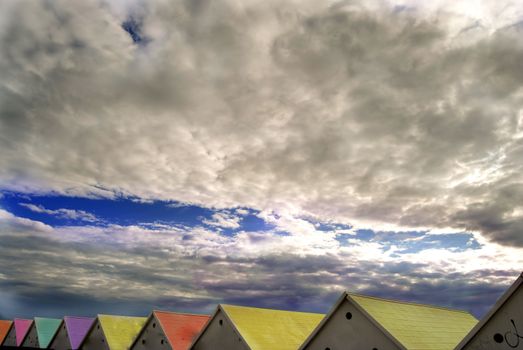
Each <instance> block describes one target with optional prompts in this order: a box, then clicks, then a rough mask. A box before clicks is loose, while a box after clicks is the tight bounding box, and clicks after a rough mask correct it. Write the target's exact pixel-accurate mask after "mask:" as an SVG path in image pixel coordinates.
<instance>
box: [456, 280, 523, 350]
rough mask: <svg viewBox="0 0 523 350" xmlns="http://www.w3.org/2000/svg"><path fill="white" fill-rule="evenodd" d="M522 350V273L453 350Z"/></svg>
mask: <svg viewBox="0 0 523 350" xmlns="http://www.w3.org/2000/svg"><path fill="white" fill-rule="evenodd" d="M498 349H499V350H505V349H506V350H509V349H523V273H521V275H520V276H519V278H518V279H517V280H516V281H515V282H514V283H513V284H512V286H510V288H509V289H508V290H507V291H506V292H505V293H504V294H503V295H502V296H501V298H499V299H498V301H497V302H496V304H494V306H493V307H492V309H490V311H489V312H488V313H487V314H486V315H485V317H483V318H482V319H481V321H480V322H479V323H478V324H477V325H476V326H475V327H474V329H472V330H471V331H470V333H469V334H468V335H467V336H466V337H465V338H464V339H463V340H462V341H461V342H460V343H459V345H458V346H457V347H456V350H498Z"/></svg>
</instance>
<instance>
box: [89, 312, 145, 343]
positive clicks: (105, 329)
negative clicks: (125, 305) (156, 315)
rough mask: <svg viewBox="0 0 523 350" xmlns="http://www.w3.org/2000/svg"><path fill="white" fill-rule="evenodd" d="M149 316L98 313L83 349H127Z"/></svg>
mask: <svg viewBox="0 0 523 350" xmlns="http://www.w3.org/2000/svg"><path fill="white" fill-rule="evenodd" d="M146 320H147V318H145V317H126V316H111V315H98V317H97V318H96V320H95V321H94V323H93V325H92V326H91V328H90V329H89V331H88V332H87V336H86V337H85V338H84V340H83V341H82V343H81V345H80V349H82V350H102V349H104V350H127V349H129V347H130V346H131V344H132V343H133V340H134V338H135V337H136V335H137V334H138V332H140V330H141V329H142V327H143V325H144V324H145V321H146Z"/></svg>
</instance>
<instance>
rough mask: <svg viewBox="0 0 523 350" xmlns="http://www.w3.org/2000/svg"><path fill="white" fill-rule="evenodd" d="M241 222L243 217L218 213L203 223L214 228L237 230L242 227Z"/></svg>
mask: <svg viewBox="0 0 523 350" xmlns="http://www.w3.org/2000/svg"><path fill="white" fill-rule="evenodd" d="M238 214H240V213H238ZM240 221H241V217H238V216H236V215H234V214H231V213H228V212H216V213H214V214H212V216H211V218H210V219H205V220H203V221H202V223H204V224H205V225H209V226H213V227H219V228H230V229H236V228H239V227H240Z"/></svg>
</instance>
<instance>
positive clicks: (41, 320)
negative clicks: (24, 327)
mask: <svg viewBox="0 0 523 350" xmlns="http://www.w3.org/2000/svg"><path fill="white" fill-rule="evenodd" d="M61 324H62V320H60V319H56V318H45V317H35V319H34V322H33V323H32V324H31V327H29V331H28V332H27V335H26V336H25V338H24V340H23V341H22V347H24V348H35V349H47V348H48V347H49V344H50V343H51V339H53V337H54V335H55V334H56V332H57V331H58V328H59V327H60V325H61Z"/></svg>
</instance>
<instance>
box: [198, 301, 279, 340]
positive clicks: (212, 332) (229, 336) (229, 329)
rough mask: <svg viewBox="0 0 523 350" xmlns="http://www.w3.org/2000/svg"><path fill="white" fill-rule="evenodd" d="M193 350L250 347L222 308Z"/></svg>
mask: <svg viewBox="0 0 523 350" xmlns="http://www.w3.org/2000/svg"><path fill="white" fill-rule="evenodd" d="M220 321H221V322H220ZM191 350H249V347H248V346H247V345H246V344H245V342H244V341H243V340H242V339H241V337H240V335H239V334H238V333H237V332H236V331H235V330H234V328H233V326H232V324H230V322H229V320H228V319H227V318H226V317H225V315H224V314H223V312H222V311H221V310H220V311H219V312H218V313H217V314H216V315H215V317H213V319H212V320H211V322H210V323H209V325H208V326H207V327H206V328H205V330H204V331H203V334H202V335H201V337H200V338H199V339H198V341H197V342H196V344H194V345H193V347H192V348H191ZM267 350H269V349H267Z"/></svg>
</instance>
